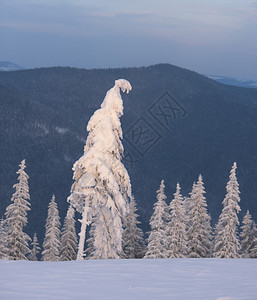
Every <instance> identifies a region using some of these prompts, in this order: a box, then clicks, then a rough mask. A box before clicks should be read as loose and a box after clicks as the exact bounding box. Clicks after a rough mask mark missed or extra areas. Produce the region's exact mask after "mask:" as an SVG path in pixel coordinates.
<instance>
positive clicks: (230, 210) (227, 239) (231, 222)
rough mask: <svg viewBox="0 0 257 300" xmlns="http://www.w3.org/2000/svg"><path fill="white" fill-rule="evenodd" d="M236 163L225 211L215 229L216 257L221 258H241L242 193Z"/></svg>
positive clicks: (229, 184) (224, 206)
mask: <svg viewBox="0 0 257 300" xmlns="http://www.w3.org/2000/svg"><path fill="white" fill-rule="evenodd" d="M236 169H237V165H236V163H234V164H233V167H232V169H231V171H230V175H229V181H228V183H227V186H226V190H227V194H226V196H225V198H224V200H223V202H222V203H223V209H222V212H221V214H220V217H219V220H218V224H217V225H216V228H215V236H214V250H213V251H214V253H213V256H214V257H219V258H239V257H240V254H239V253H240V248H241V247H240V242H239V238H238V232H237V226H238V225H239V221H238V216H237V214H238V213H239V211H240V210H241V209H240V206H239V202H240V196H239V194H240V191H239V184H238V182H237V177H236Z"/></svg>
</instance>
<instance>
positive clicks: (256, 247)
mask: <svg viewBox="0 0 257 300" xmlns="http://www.w3.org/2000/svg"><path fill="white" fill-rule="evenodd" d="M253 232H254V239H253V246H252V249H251V251H250V257H251V258H257V228H256V224H255V222H253Z"/></svg>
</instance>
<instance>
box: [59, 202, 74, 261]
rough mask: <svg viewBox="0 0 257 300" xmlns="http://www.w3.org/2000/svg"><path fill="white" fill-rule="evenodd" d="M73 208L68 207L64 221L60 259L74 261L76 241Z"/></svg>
mask: <svg viewBox="0 0 257 300" xmlns="http://www.w3.org/2000/svg"><path fill="white" fill-rule="evenodd" d="M74 213H75V212H74V208H73V207H72V206H71V205H70V206H69V209H68V212H67V215H66V217H65V220H64V225H63V229H62V233H61V248H60V259H61V260H63V261H65V260H75V259H76V258H77V249H78V239H77V235H76V229H75V219H74Z"/></svg>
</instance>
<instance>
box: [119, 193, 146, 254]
mask: <svg viewBox="0 0 257 300" xmlns="http://www.w3.org/2000/svg"><path fill="white" fill-rule="evenodd" d="M136 212H137V208H136V201H135V199H134V197H131V200H130V204H129V213H128V215H127V218H126V225H125V229H124V231H123V237H122V238H123V252H124V254H125V258H143V257H144V255H145V251H146V246H145V241H144V233H143V231H142V230H141V229H140V228H139V227H138V224H140V222H139V221H138V220H137V218H138V217H139V215H138V214H137V213H136Z"/></svg>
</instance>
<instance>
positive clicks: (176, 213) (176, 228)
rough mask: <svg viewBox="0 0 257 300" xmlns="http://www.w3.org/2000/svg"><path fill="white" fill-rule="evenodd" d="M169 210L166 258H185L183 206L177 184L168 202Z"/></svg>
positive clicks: (185, 236)
mask: <svg viewBox="0 0 257 300" xmlns="http://www.w3.org/2000/svg"><path fill="white" fill-rule="evenodd" d="M169 209H170V218H169V222H168V224H167V227H166V235H167V242H168V251H167V253H168V257H169V258H180V257H185V256H186V255H187V235H186V221H185V208H184V205H183V197H182V195H181V194H180V185H179V183H178V184H177V188H176V192H175V193H174V198H173V200H172V201H171V202H170V205H169Z"/></svg>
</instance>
